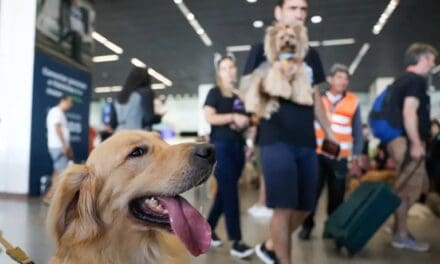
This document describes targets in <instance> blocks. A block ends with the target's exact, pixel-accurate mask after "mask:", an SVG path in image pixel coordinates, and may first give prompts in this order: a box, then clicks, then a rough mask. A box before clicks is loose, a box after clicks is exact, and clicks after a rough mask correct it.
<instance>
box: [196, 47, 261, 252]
mask: <svg viewBox="0 0 440 264" xmlns="http://www.w3.org/2000/svg"><path fill="white" fill-rule="evenodd" d="M215 66H216V75H217V86H216V87H214V88H212V89H211V90H210V91H209V93H208V96H207V98H206V102H205V106H204V107H203V111H204V114H205V118H206V121H207V122H208V123H209V124H210V125H211V134H210V142H211V143H212V144H214V146H215V155H216V158H217V166H216V167H215V171H214V176H215V178H216V180H217V183H218V189H217V192H216V195H215V199H214V203H213V205H212V208H211V211H210V213H209V215H208V223H209V224H210V226H211V228H212V230H213V232H212V241H211V246H213V247H218V246H221V245H222V244H223V243H222V241H221V240H220V238H219V237H218V236H217V235H216V233H215V228H216V226H217V223H218V220H219V219H220V216H221V215H222V214H224V215H225V223H226V230H227V232H228V238H229V240H231V241H232V242H233V244H232V249H231V250H230V254H231V255H232V256H234V257H238V258H246V257H249V256H250V255H252V254H253V253H254V250H253V249H252V248H251V247H249V246H248V245H246V244H245V243H243V242H242V241H241V239H242V236H241V225H240V204H239V202H240V200H239V197H238V180H239V178H240V176H241V173H242V171H243V167H244V160H245V153H244V145H245V142H244V138H243V132H244V130H245V129H246V128H247V127H248V126H249V122H250V120H249V117H248V115H246V113H245V109H244V104H243V102H242V101H241V100H240V98H238V97H237V96H236V95H235V94H234V90H235V89H236V86H235V85H236V81H237V67H236V65H235V60H234V58H232V57H231V56H228V55H226V56H223V57H221V58H220V59H219V61H218V62H216V65H215Z"/></svg>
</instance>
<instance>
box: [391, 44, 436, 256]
mask: <svg viewBox="0 0 440 264" xmlns="http://www.w3.org/2000/svg"><path fill="white" fill-rule="evenodd" d="M437 54H438V53H437V51H436V50H435V48H434V47H432V46H431V45H428V44H424V43H414V44H412V45H411V46H410V47H409V48H408V49H407V51H406V53H405V67H406V72H405V73H404V74H403V75H402V76H400V77H399V78H398V79H397V80H396V81H395V82H394V83H393V84H392V86H391V90H390V92H391V94H390V98H391V105H392V106H393V107H397V109H398V111H399V112H400V113H401V114H400V115H398V116H397V119H398V120H397V121H398V123H399V124H400V127H401V129H402V135H401V136H398V137H397V138H394V139H393V140H391V141H390V142H389V143H388V144H387V150H388V153H389V155H390V158H391V159H392V160H393V161H394V163H395V165H396V183H395V186H398V187H399V188H398V189H396V191H397V195H398V196H399V197H400V199H401V204H400V206H399V208H398V209H397V211H396V213H395V223H394V237H393V240H392V245H393V247H395V248H403V249H409V250H414V251H428V250H429V247H430V246H429V244H428V243H425V242H421V241H418V240H416V239H415V238H414V236H413V235H412V234H411V233H410V232H409V230H408V226H407V224H408V223H407V221H408V210H409V209H410V208H411V206H412V205H413V204H414V203H415V202H416V201H417V199H418V198H419V197H420V195H421V194H422V193H425V192H426V191H427V189H428V177H427V173H426V168H425V143H426V142H427V140H428V139H429V135H430V97H429V95H428V93H427V89H428V83H427V76H428V75H429V74H430V72H431V71H432V69H433V68H434V67H435V59H436V57H437Z"/></svg>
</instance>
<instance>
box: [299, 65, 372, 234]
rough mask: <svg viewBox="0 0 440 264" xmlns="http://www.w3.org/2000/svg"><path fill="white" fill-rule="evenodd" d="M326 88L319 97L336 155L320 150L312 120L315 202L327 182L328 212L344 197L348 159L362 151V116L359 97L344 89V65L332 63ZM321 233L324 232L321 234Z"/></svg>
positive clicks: (307, 229)
mask: <svg viewBox="0 0 440 264" xmlns="http://www.w3.org/2000/svg"><path fill="white" fill-rule="evenodd" d="M327 81H328V83H329V84H330V87H329V89H328V90H327V91H326V92H325V93H324V94H323V95H322V97H321V99H322V102H323V105H324V108H325V111H326V113H327V117H328V120H329V122H330V126H331V129H332V130H333V132H334V134H335V137H336V140H337V143H338V144H339V146H340V153H339V157H338V158H337V159H334V158H330V157H328V156H325V155H323V154H322V153H321V148H322V142H323V140H324V131H323V130H322V128H321V127H320V126H319V124H318V123H317V122H315V134H316V140H317V152H318V154H319V155H318V166H319V169H318V170H319V182H318V192H317V197H316V204H317V202H318V200H319V196H320V195H321V192H322V189H323V187H324V185H325V183H327V186H328V200H327V202H328V204H327V213H328V215H330V214H331V213H332V212H333V211H334V210H335V209H336V208H337V207H338V206H339V205H340V204H341V203H342V202H343V200H344V193H345V183H346V177H347V174H348V167H349V166H348V165H349V162H356V160H357V157H358V155H360V154H361V152H362V147H363V138H362V120H361V111H360V106H359V98H358V97H357V96H356V95H355V94H353V93H351V92H348V91H347V89H348V85H349V70H348V68H347V67H346V66H345V65H341V64H334V65H333V66H332V68H331V70H330V74H329V76H328V77H327ZM315 207H316V206H315ZM313 218H314V214H310V215H309V217H308V218H307V219H306V220H305V221H304V223H303V226H302V230H301V231H300V233H299V237H300V238H301V239H303V240H308V239H310V234H311V232H312V229H313V227H314V225H315V223H314V220H313ZM324 237H328V235H326V234H324Z"/></svg>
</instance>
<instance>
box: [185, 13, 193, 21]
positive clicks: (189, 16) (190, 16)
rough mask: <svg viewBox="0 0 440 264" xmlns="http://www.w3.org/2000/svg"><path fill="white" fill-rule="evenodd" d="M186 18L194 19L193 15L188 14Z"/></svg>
mask: <svg viewBox="0 0 440 264" xmlns="http://www.w3.org/2000/svg"><path fill="white" fill-rule="evenodd" d="M186 18H188V20H193V19H194V14H193V13H189V14H188V15H186Z"/></svg>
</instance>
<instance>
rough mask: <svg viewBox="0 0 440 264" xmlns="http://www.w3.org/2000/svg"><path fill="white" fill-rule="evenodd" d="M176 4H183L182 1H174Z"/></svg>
mask: <svg viewBox="0 0 440 264" xmlns="http://www.w3.org/2000/svg"><path fill="white" fill-rule="evenodd" d="M174 3H176V4H180V3H182V0H174Z"/></svg>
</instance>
